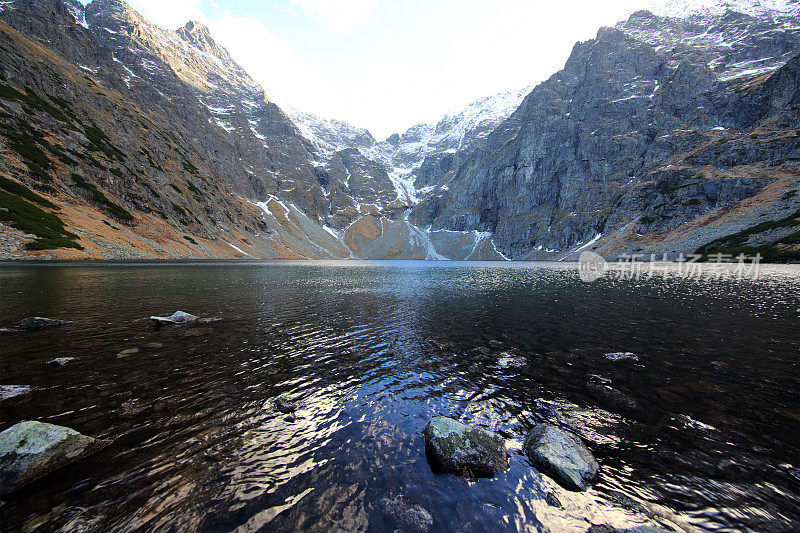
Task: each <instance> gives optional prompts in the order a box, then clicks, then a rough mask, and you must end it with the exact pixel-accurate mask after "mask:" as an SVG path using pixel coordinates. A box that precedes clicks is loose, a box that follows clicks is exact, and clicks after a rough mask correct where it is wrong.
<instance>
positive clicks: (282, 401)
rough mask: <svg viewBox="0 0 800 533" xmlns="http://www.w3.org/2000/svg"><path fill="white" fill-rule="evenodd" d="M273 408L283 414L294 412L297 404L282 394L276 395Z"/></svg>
mask: <svg viewBox="0 0 800 533" xmlns="http://www.w3.org/2000/svg"><path fill="white" fill-rule="evenodd" d="M275 409H277V410H278V411H279V412H281V413H283V414H289V413H294V412H295V410H297V406H296V405H295V403H294V402H292V401H291V400H289V399H287V398H284V397H283V396H278V397H277V398H275Z"/></svg>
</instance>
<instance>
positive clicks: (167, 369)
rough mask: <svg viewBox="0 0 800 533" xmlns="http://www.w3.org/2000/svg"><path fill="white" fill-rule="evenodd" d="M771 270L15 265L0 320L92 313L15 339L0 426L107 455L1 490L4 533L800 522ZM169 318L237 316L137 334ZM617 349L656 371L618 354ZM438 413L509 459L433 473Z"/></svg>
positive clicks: (788, 324) (787, 284)
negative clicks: (68, 435) (99, 440)
mask: <svg viewBox="0 0 800 533" xmlns="http://www.w3.org/2000/svg"><path fill="white" fill-rule="evenodd" d="M761 274H762V275H761V278H760V279H759V280H755V281H754V280H744V281H740V282H737V281H733V280H725V279H722V280H717V279H711V278H704V279H691V280H686V279H680V278H677V277H666V278H665V277H657V278H654V279H641V280H638V281H637V280H621V279H601V280H599V281H596V282H594V283H592V284H587V283H582V282H581V281H579V280H578V276H577V273H576V271H575V270H574V266H573V267H570V266H568V265H546V264H545V265H543V264H476V263H470V264H465V263H447V264H441V263H428V262H382V263H368V262H355V261H353V262H340V263H322V262H315V263H251V264H246V263H224V262H221V263H203V264H195V265H190V264H177V265H176V264H164V263H159V264H142V265H85V264H84V265H5V266H3V267H2V268H0V290H1V291H2V293H1V296H2V299H1V300H0V317H2V322H3V324H0V325H4V326H8V325H11V324H14V323H16V322H18V321H19V319H21V318H22V317H24V316H31V315H40V316H49V317H54V318H68V319H71V320H75V323H74V324H72V325H70V326H67V327H63V328H58V329H53V330H49V331H39V332H29V333H9V334H4V335H3V336H2V337H0V342H1V343H2V368H1V369H0V370H2V376H1V377H0V383H2V384H14V385H29V386H32V387H34V389H33V391H32V392H29V393H28V394H22V395H20V396H16V397H14V398H11V399H7V400H5V401H3V402H2V404H0V406H1V407H2V409H1V413H2V428H6V427H8V426H10V425H12V424H13V423H16V422H17V421H19V420H23V419H38V420H42V421H47V422H51V423H55V424H61V425H66V426H69V427H73V428H75V429H77V430H79V431H81V432H83V433H86V434H89V435H92V436H95V437H103V438H112V439H114V444H113V445H112V446H111V447H109V448H106V449H105V450H103V451H102V452H100V453H99V454H97V455H95V456H93V457H92V458H90V459H88V460H86V461H83V462H80V463H77V464H74V465H71V466H69V467H67V468H65V469H62V470H60V471H59V472H58V473H57V474H56V475H51V476H49V477H47V478H45V479H43V480H41V481H39V482H37V483H35V484H33V485H30V486H29V487H27V488H26V489H23V490H21V491H19V492H17V493H15V494H13V495H10V496H8V497H7V498H6V500H5V501H4V502H3V503H2V505H1V506H0V512H1V513H2V521H3V525H4V529H16V528H19V527H21V526H23V525H25V524H27V525H28V526H31V525H35V524H42V525H43V526H44V528H45V529H46V530H54V529H55V530H57V529H62V530H73V529H76V528H81V527H82V528H84V529H85V530H89V531H114V530H134V529H161V530H165V529H171V530H175V531H178V530H186V529H200V530H210V531H224V530H232V529H236V528H239V530H241V531H256V530H280V531H285V530H301V529H302V530H319V531H326V530H331V529H336V528H342V529H346V530H374V531H380V530H387V529H389V530H391V529H394V528H396V527H406V528H407V527H408V523H407V522H403V520H404V517H403V513H404V512H406V511H408V509H410V508H411V507H412V506H421V507H423V508H424V509H425V510H426V511H427V513H429V514H430V517H431V518H432V520H433V522H432V529H436V530H452V531H476V530H486V531H500V530H536V529H550V530H565V529H576V530H585V529H587V528H588V527H589V526H590V525H591V524H613V525H617V526H624V525H633V524H636V523H642V522H643V520H647V521H648V522H651V523H652V522H653V521H656V522H660V523H662V524H664V525H666V526H669V527H683V528H693V527H694V528H701V529H718V528H733V529H747V528H749V529H752V530H757V531H764V530H786V529H791V528H795V527H800V511H798V483H800V472H799V471H798V464H800V457H798V455H800V443H799V442H798V440H800V439H798V437H799V436H800V429H799V428H798V422H800V415H799V414H798V406H799V405H800V393H799V392H798V383H799V380H798V375H799V374H798V357H797V354H798V348H800V337H799V336H798V326H800V320H799V319H798V311H799V310H800V268H798V267H796V266H784V267H780V266H765V267H763V268H762V272H761ZM177 309H181V310H184V311H188V312H192V313H194V314H197V315H201V316H218V317H222V319H223V320H222V321H220V322H216V323H214V324H210V325H202V326H196V327H183V328H162V329H160V330H156V329H155V328H153V326H151V324H150V323H149V321H148V320H146V319H145V317H147V316H149V315H152V314H160V315H166V314H170V313H172V312H173V311H175V310H177ZM130 348H139V351H138V353H133V354H130V353H128V354H125V353H120V352H122V351H123V350H127V349H130ZM612 351H631V352H634V353H636V354H638V355H639V358H640V361H639V363H638V364H630V363H610V362H608V361H605V360H604V358H603V354H604V353H606V352H612ZM54 357H76V358H77V360H75V361H71V362H70V363H68V364H67V365H66V366H65V367H63V368H58V367H55V368H54V367H50V366H47V365H46V364H45V362H46V361H47V360H49V359H52V358H54ZM593 383H610V384H611V386H612V387H614V388H615V389H616V390H617V391H619V392H621V393H623V394H624V395H625V396H626V398H632V399H633V400H634V402H635V409H634V408H628V407H625V406H624V405H620V403H619V402H615V401H614V400H613V398H611V399H610V398H609V397H604V396H603V395H602V394H598V393H597V387H595V386H593V385H592V384H593ZM279 396H283V397H285V398H287V399H289V400H291V401H293V402H295V403H296V405H297V409H296V411H295V412H294V413H293V414H292V415H288V414H285V413H282V412H280V411H279V410H278V409H277V408H276V406H275V399H276V398H277V397H279ZM126 402H133V403H134V404H135V405H137V406H139V409H137V410H139V411H141V412H140V413H139V414H133V415H131V414H130V413H125V412H122V411H121V406H122V404H124V403H126ZM129 405H130V404H129ZM436 414H445V415H448V416H452V417H454V418H458V419H460V420H463V421H465V422H469V423H475V424H480V425H483V426H486V427H489V428H492V429H494V430H496V431H500V432H501V433H502V434H503V435H504V436H505V437H506V438H507V439H508V444H509V447H510V448H511V450H512V457H511V469H510V470H509V471H508V472H506V473H504V474H500V475H497V476H495V477H494V478H491V479H478V480H469V479H465V478H462V477H457V476H452V475H435V474H433V473H432V472H431V470H430V468H429V466H428V464H427V462H426V460H425V453H424V444H423V441H422V436H421V431H422V428H423V427H424V425H425V423H426V422H427V421H428V420H429V419H430V418H431V417H432V416H434V415H436ZM543 420H547V421H551V422H554V423H557V424H561V425H563V426H568V427H571V428H573V429H574V430H576V431H577V432H579V433H580V434H581V435H582V436H583V437H584V439H585V440H586V441H587V442H588V444H589V445H590V447H591V448H592V450H593V451H594V452H595V454H596V455H597V457H598V459H599V462H600V465H601V470H600V475H599V480H598V483H597V484H596V485H595V487H594V488H593V489H592V490H591V491H590V492H589V493H581V494H577V493H570V492H567V491H564V490H562V489H560V488H559V487H558V486H557V485H555V484H554V483H553V482H552V481H551V480H550V479H548V478H546V477H543V476H541V475H540V474H539V473H538V472H537V471H536V470H534V469H532V468H531V466H530V464H529V463H528V462H527V460H526V459H525V457H524V456H522V455H521V453H520V448H521V440H522V438H523V436H524V434H525V433H526V432H527V431H528V430H529V429H530V427H531V426H532V425H533V424H535V423H536V422H539V421H543ZM547 492H553V493H555V494H556V495H557V498H558V499H559V500H560V502H561V504H562V505H561V506H560V507H558V506H552V505H549V504H548V503H547V502H546V501H545V495H546V493H547ZM398 496H400V497H401V498H399V499H396V500H392V501H400V502H405V503H402V504H400V505H394V506H391V505H388V504H387V503H386V501H387V498H389V499H391V498H395V497H398ZM643 517H644V518H643Z"/></svg>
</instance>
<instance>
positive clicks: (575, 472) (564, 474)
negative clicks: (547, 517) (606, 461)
mask: <svg viewBox="0 0 800 533" xmlns="http://www.w3.org/2000/svg"><path fill="white" fill-rule="evenodd" d="M523 450H524V452H525V455H527V456H528V458H529V459H530V460H531V463H533V466H535V467H536V468H538V469H539V470H541V471H542V472H543V473H545V474H547V475H548V476H550V477H552V478H553V479H555V481H556V482H558V484H559V485H561V486H562V487H564V488H567V489H570V490H586V489H587V488H588V487H589V483H590V482H591V481H592V480H593V479H594V477H595V475H596V474H597V470H598V469H599V468H600V466H599V465H598V464H597V460H596V459H595V458H594V456H593V455H592V452H590V451H589V449H588V448H586V446H584V445H583V443H582V442H581V440H580V439H579V438H578V437H576V436H575V435H572V434H571V433H567V432H566V431H564V430H563V429H560V428H558V427H556V426H553V425H550V424H538V425H537V426H535V427H534V428H533V430H532V431H531V432H530V433H529V434H528V436H527V437H526V439H525V444H524V446H523Z"/></svg>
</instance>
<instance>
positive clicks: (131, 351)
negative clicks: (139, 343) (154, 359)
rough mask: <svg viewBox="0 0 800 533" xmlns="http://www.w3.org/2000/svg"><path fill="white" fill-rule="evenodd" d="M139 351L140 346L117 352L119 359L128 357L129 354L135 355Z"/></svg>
mask: <svg viewBox="0 0 800 533" xmlns="http://www.w3.org/2000/svg"><path fill="white" fill-rule="evenodd" d="M137 353H139V348H128V349H126V350H122V351H121V352H119V353H118V354H117V359H124V358H125V357H128V356H129V355H133V354H137Z"/></svg>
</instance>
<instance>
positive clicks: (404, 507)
mask: <svg viewBox="0 0 800 533" xmlns="http://www.w3.org/2000/svg"><path fill="white" fill-rule="evenodd" d="M380 504H381V510H382V511H383V512H384V514H386V515H387V516H388V517H389V518H390V519H391V520H392V521H393V522H395V526H396V527H397V528H399V529H400V530H401V531H413V532H423V531H428V530H430V528H431V526H433V517H432V516H431V514H430V513H429V512H428V511H427V510H426V509H425V508H424V507H422V506H421V505H418V504H415V503H411V502H410V501H408V499H407V498H405V497H404V496H401V495H396V496H393V497H391V498H383V499H381V501H380Z"/></svg>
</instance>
